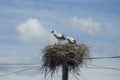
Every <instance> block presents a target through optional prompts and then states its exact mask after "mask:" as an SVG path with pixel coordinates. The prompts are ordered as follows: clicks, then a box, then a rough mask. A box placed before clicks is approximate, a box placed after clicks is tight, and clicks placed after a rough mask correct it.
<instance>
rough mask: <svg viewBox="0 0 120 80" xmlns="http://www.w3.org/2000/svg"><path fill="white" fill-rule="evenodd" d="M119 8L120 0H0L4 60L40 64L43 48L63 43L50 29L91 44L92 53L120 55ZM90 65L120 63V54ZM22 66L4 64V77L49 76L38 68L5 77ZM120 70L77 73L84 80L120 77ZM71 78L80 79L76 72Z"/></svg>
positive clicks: (0, 57)
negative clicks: (59, 42)
mask: <svg viewBox="0 0 120 80" xmlns="http://www.w3.org/2000/svg"><path fill="white" fill-rule="evenodd" d="M119 8H120V0H0V64H11V63H34V64H40V63H41V57H42V55H43V54H42V49H43V48H44V47H45V46H46V45H49V44H54V43H57V42H58V41H57V40H56V39H55V38H54V37H53V35H52V34H51V33H50V31H51V30H56V31H57V32H59V33H62V34H64V35H65V36H71V37H74V38H75V39H76V40H77V43H85V44H87V45H89V46H90V56H91V57H102V56H103V57H107V56H120V31H119V30H120V9H119ZM64 43H67V42H66V41H64ZM89 64H95V65H100V66H107V67H113V68H119V67H120V59H102V60H92V61H90V62H89V63H88V66H90V65H89ZM19 67H20V66H14V65H13V66H10V65H0V80H21V79H22V80H42V79H43V78H44V74H43V73H41V72H40V71H39V70H38V69H31V70H28V71H24V72H20V73H15V74H12V75H9V76H4V77H1V75H4V74H6V73H9V72H14V71H17V70H21V69H23V68H21V67H20V68H19ZM28 67H30V66H28ZM25 69H26V68H25ZM58 75H59V76H54V77H53V78H52V80H56V79H58V80H61V77H60V76H61V71H59V72H58ZM119 75H120V71H114V70H104V69H90V68H81V76H78V75H76V76H77V79H81V80H119V79H120V76H119ZM82 76H83V77H82ZM69 79H70V80H77V79H76V77H75V76H74V75H73V74H70V75H69Z"/></svg>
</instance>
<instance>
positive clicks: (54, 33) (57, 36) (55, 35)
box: [51, 30, 66, 44]
mask: <svg viewBox="0 0 120 80" xmlns="http://www.w3.org/2000/svg"><path fill="white" fill-rule="evenodd" d="M51 33H53V35H54V37H55V38H56V39H58V41H59V44H60V41H61V40H65V39H66V38H65V36H64V35H63V34H60V33H58V32H56V31H55V30H52V31H51Z"/></svg>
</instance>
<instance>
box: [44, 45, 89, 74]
mask: <svg viewBox="0 0 120 80" xmlns="http://www.w3.org/2000/svg"><path fill="white" fill-rule="evenodd" d="M88 53H89V48H88V46H86V45H85V44H54V45H48V46H46V47H45V48H44V49H43V55H44V56H43V65H42V69H45V70H50V71H52V72H54V71H55V70H56V68H57V67H59V66H62V65H66V66H67V67H68V69H69V71H70V70H74V71H75V70H76V69H77V68H79V66H81V65H82V64H83V63H85V61H86V60H85V58H86V57H89V54H88Z"/></svg>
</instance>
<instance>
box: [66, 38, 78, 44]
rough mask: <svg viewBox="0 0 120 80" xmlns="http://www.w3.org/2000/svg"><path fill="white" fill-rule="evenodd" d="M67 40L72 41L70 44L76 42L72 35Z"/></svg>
mask: <svg viewBox="0 0 120 80" xmlns="http://www.w3.org/2000/svg"><path fill="white" fill-rule="evenodd" d="M66 39H67V41H68V42H69V43H70V44H76V40H75V39H74V38H72V37H66Z"/></svg>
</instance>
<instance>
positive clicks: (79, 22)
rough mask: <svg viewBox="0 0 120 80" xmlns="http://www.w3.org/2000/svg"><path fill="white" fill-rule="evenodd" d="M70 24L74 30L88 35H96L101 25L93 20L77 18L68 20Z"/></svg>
mask: <svg viewBox="0 0 120 80" xmlns="http://www.w3.org/2000/svg"><path fill="white" fill-rule="evenodd" d="M70 24H72V26H74V28H75V27H76V29H80V30H83V31H84V32H87V33H88V34H90V35H96V34H97V33H99V32H100V31H101V23H100V22H97V21H95V20H93V18H86V19H85V18H83V19H78V18H77V17H72V18H70Z"/></svg>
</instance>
